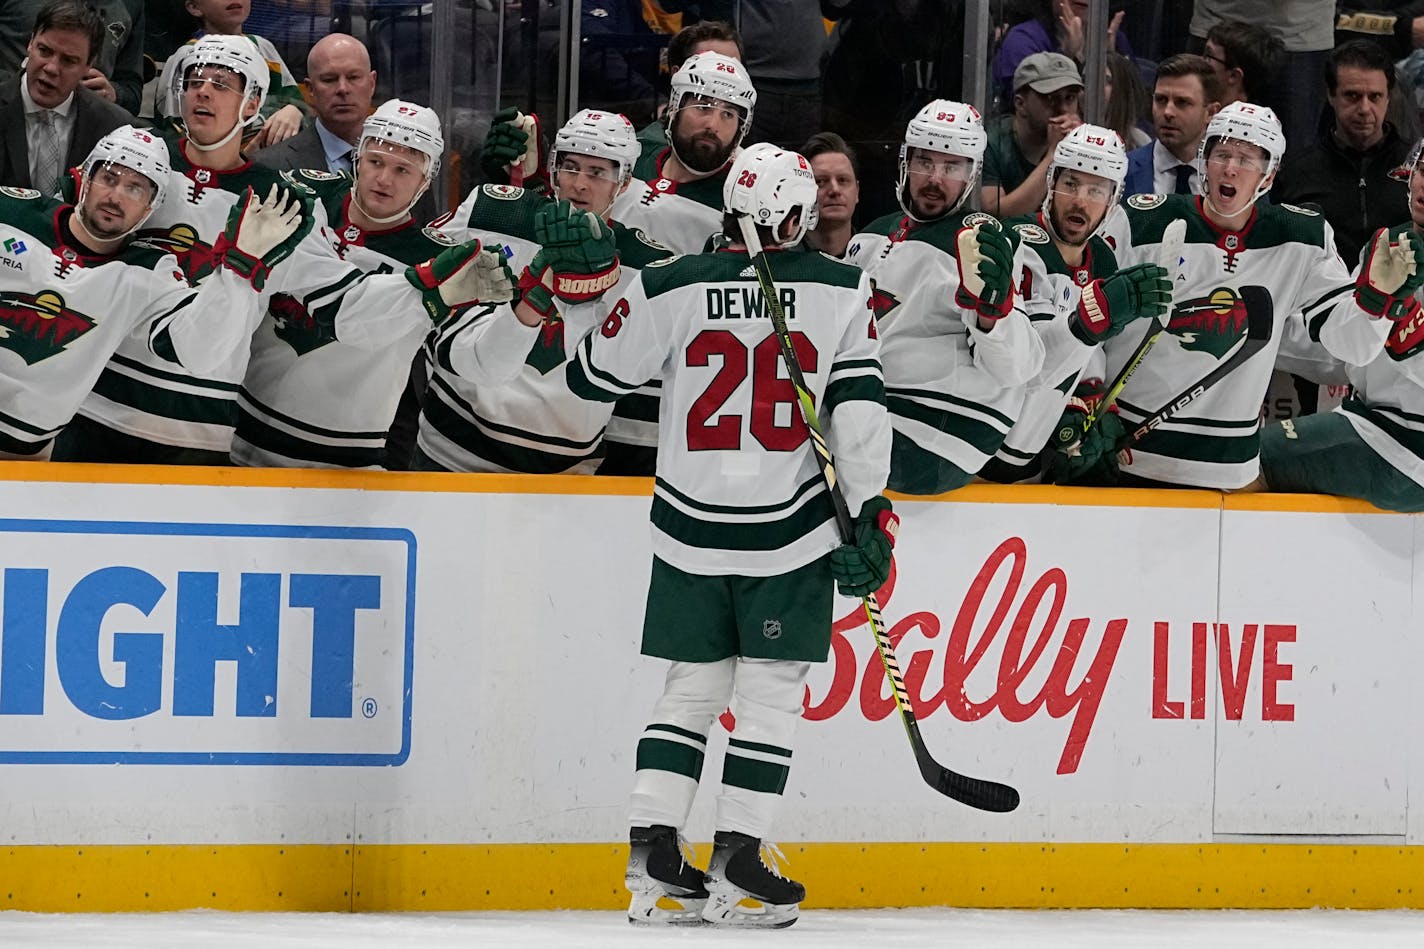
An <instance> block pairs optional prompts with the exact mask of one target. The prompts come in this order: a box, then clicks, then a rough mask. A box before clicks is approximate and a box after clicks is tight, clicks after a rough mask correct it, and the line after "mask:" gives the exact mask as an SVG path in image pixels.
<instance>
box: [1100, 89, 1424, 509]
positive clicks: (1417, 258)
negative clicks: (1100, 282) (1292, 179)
mask: <svg viewBox="0 0 1424 949" xmlns="http://www.w3.org/2000/svg"><path fill="white" fill-rule="evenodd" d="M1285 147H1286V142H1285V137H1284V135H1283V134H1282V133H1281V125H1280V122H1279V121H1278V120H1277V119H1276V116H1275V113H1273V112H1272V111H1271V110H1270V109H1268V108H1265V107H1263V106H1257V105H1252V104H1250V103H1246V102H1234V103H1232V104H1231V105H1228V106H1226V107H1225V108H1223V109H1222V110H1221V111H1220V112H1218V113H1217V114H1216V115H1214V116H1213V117H1212V119H1211V122H1210V123H1208V125H1207V130H1206V135H1205V136H1204V137H1203V139H1202V144H1201V146H1200V149H1201V150H1200V155H1201V158H1200V160H1199V162H1198V166H1199V167H1201V168H1203V169H1204V176H1205V186H1204V188H1203V193H1202V194H1201V195H1200V196H1192V195H1160V194H1159V195H1134V196H1133V197H1131V198H1128V199H1127V204H1126V206H1125V209H1126V224H1127V230H1126V232H1125V233H1123V234H1122V235H1121V237H1122V239H1121V240H1120V241H1119V245H1118V259H1119V261H1120V262H1122V263H1124V264H1135V263H1140V262H1144V261H1155V260H1156V258H1157V253H1158V248H1159V246H1160V245H1161V244H1162V241H1163V234H1164V232H1165V231H1166V228H1167V225H1168V224H1169V223H1171V222H1172V221H1173V220H1178V219H1184V220H1185V221H1186V238H1185V243H1184V245H1183V248H1182V252H1181V272H1180V274H1179V275H1178V277H1177V283H1176V287H1175V289H1174V295H1173V299H1174V309H1173V315H1172V319H1171V322H1170V323H1169V324H1168V326H1167V331H1166V333H1164V334H1163V336H1162V338H1161V339H1160V340H1159V341H1158V342H1157V344H1156V346H1155V348H1153V349H1152V351H1151V352H1150V353H1148V354H1147V356H1146V357H1145V358H1144V359H1143V361H1142V364H1141V366H1140V367H1139V368H1138V369H1137V371H1136V372H1135V373H1134V374H1133V376H1132V378H1131V379H1130V380H1129V381H1128V383H1127V386H1126V388H1124V389H1123V391H1122V395H1121V397H1120V398H1119V399H1118V401H1117V406H1118V408H1119V409H1120V410H1121V417H1122V421H1123V423H1124V424H1125V426H1126V427H1127V429H1128V430H1129V431H1131V430H1132V429H1133V428H1134V427H1135V425H1136V424H1137V423H1141V422H1143V421H1144V420H1146V419H1148V418H1150V417H1153V416H1154V415H1155V414H1156V413H1158V412H1159V410H1160V409H1162V408H1163V407H1164V406H1168V405H1170V404H1173V403H1175V402H1177V401H1178V400H1179V399H1180V398H1181V397H1182V396H1183V395H1184V394H1189V393H1190V392H1191V391H1192V390H1193V389H1194V387H1195V386H1196V384H1197V382H1198V381H1199V380H1201V379H1202V378H1203V377H1204V376H1205V375H1207V374H1208V373H1209V372H1211V371H1212V370H1213V368H1214V367H1216V366H1217V365H1218V363H1219V362H1220V361H1221V360H1223V359H1224V358H1226V357H1227V356H1228V354H1229V353H1230V352H1231V351H1232V350H1233V348H1234V347H1235V346H1236V345H1237V343H1238V341H1239V340H1241V339H1242V337H1243V335H1244V333H1245V329H1246V306H1245V304H1244V303H1243V301H1242V298H1241V296H1240V294H1239V293H1238V291H1237V288H1239V287H1243V286H1246V285H1260V286H1262V287H1264V288H1265V289H1266V291H1267V292H1268V293H1269V294H1270V297H1271V299H1272V301H1273V303H1274V307H1273V309H1274V321H1275V322H1274V326H1273V328H1272V333H1271V337H1270V339H1269V340H1268V341H1267V342H1266V344H1265V345H1264V346H1262V347H1261V348H1260V350H1258V351H1256V352H1255V353H1254V354H1253V355H1251V356H1250V357H1249V358H1247V359H1245V360H1244V361H1243V362H1242V363H1241V364H1240V365H1239V366H1238V367H1237V368H1236V369H1234V370H1233V371H1231V372H1230V373H1228V374H1227V375H1226V376H1225V377H1223V378H1222V379H1221V380H1220V381H1219V382H1217V383H1216V384H1215V385H1213V386H1212V387H1211V388H1210V389H1209V390H1206V391H1205V392H1203V393H1201V394H1200V395H1199V396H1198V397H1197V398H1195V399H1194V400H1193V401H1191V402H1190V404H1188V405H1186V406H1185V407H1184V408H1182V409H1181V410H1180V411H1178V412H1177V413H1176V414H1175V415H1173V416H1171V417H1170V418H1168V419H1167V420H1165V421H1161V422H1160V424H1158V425H1156V427H1154V428H1152V429H1151V430H1150V431H1148V432H1146V433H1145V434H1144V435H1143V436H1142V437H1141V439H1140V440H1138V441H1136V443H1135V444H1134V445H1133V447H1132V449H1131V451H1130V452H1124V453H1123V454H1122V458H1121V462H1122V464H1121V472H1122V482H1123V483H1126V484H1136V485H1158V486H1191V487H1203V488H1218V489H1223V490H1237V489H1241V488H1244V487H1246V486H1247V485H1250V484H1251V483H1252V481H1254V480H1255V478H1256V475H1257V473H1258V470H1259V459H1258V448H1259V444H1260V434H1259V433H1260V422H1259V418H1260V410H1261V399H1262V397H1263V396H1264V395H1265V392H1266V386H1267V384H1268V382H1269V380H1270V375H1271V370H1272V368H1273V366H1274V364H1275V360H1276V353H1277V350H1278V348H1279V347H1280V344H1281V339H1282V337H1283V336H1284V335H1285V334H1286V330H1287V327H1286V326H1285V324H1286V321H1287V320H1300V321H1303V323H1302V324H1301V325H1300V326H1299V327H1298V329H1299V331H1300V332H1301V334H1303V335H1308V336H1309V338H1310V339H1311V340H1312V341H1314V342H1317V343H1319V344H1321V345H1322V346H1323V347H1324V348H1325V350H1326V351H1328V352H1329V353H1330V354H1332V355H1333V356H1334V357H1335V358H1338V359H1340V360H1343V361H1344V362H1346V363H1350V364H1352V365H1362V364H1364V363H1368V362H1369V361H1370V360H1371V359H1373V358H1374V357H1375V355H1376V354H1377V353H1378V352H1379V350H1380V347H1381V345H1382V344H1383V342H1384V338H1385V335H1386V334H1387V333H1388V332H1389V329H1390V326H1391V323H1390V321H1389V320H1388V319H1384V316H1385V314H1386V312H1387V311H1388V310H1389V309H1390V307H1391V306H1392V305H1394V303H1395V302H1396V301H1397V300H1398V299H1399V298H1402V297H1408V296H1409V294H1410V293H1411V292H1412V290H1413V288H1414V287H1415V286H1417V285H1418V281H1419V280H1420V279H1421V277H1424V269H1422V268H1421V266H1420V265H1421V264H1424V244H1421V243H1420V242H1419V241H1418V240H1417V239H1414V238H1410V237H1401V238H1393V239H1389V240H1386V241H1385V242H1384V243H1382V244H1380V243H1377V244H1376V245H1375V246H1374V247H1373V249H1372V253H1371V256H1370V258H1369V260H1368V261H1367V263H1366V266H1365V267H1364V269H1363V270H1362V271H1361V275H1360V278H1359V279H1358V281H1352V280H1351V279H1350V274H1349V271H1348V270H1347V269H1346V268H1345V264H1344V263H1343V262H1342V261H1341V260H1340V256H1339V254H1338V253H1336V251H1335V243H1334V238H1333V236H1332V234H1331V230H1330V225H1329V224H1327V223H1326V221H1325V219H1324V218H1323V217H1321V216H1320V215H1319V214H1317V213H1316V212H1314V211H1309V210H1305V209H1303V208H1297V207H1292V206H1291V205H1273V204H1258V203H1257V200H1258V199H1259V198H1260V197H1261V196H1262V195H1264V194H1265V193H1266V192H1267V191H1269V190H1270V188H1271V183H1272V182H1273V181H1274V180H1275V176H1276V170H1277V168H1279V167H1280V163H1281V156H1282V155H1283V154H1284V153H1285ZM1148 329H1149V324H1148V321H1139V322H1138V323H1135V324H1133V325H1132V326H1130V327H1128V328H1127V330H1125V331H1124V332H1123V333H1122V334H1120V335H1119V336H1117V337H1116V338H1114V339H1112V340H1110V341H1109V342H1108V343H1107V345H1106V347H1105V351H1106V353H1107V359H1108V372H1109V374H1110V375H1112V374H1115V373H1116V372H1117V370H1118V369H1119V368H1121V366H1122V365H1123V364H1124V362H1125V361H1126V360H1127V358H1128V356H1129V355H1130V354H1131V353H1132V351H1133V350H1134V348H1135V346H1136V345H1137V343H1138V342H1139V341H1140V340H1141V339H1142V337H1143V334H1144V333H1146V332H1147V331H1148ZM1242 345H1244V344H1242ZM1091 447H1092V446H1090V445H1088V444H1086V443H1085V445H1084V449H1085V453H1086V452H1087V450H1089V449H1091ZM1119 447H1120V446H1119ZM1112 453H1113V451H1112V446H1108V447H1107V449H1106V454H1105V457H1109V456H1111V454H1112ZM1091 461H1092V459H1085V461H1084V464H1085V465H1086V464H1090V463H1091Z"/></svg>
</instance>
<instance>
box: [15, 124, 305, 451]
mask: <svg viewBox="0 0 1424 949" xmlns="http://www.w3.org/2000/svg"><path fill="white" fill-rule="evenodd" d="M80 175H81V178H80V185H79V199H78V202H77V204H76V205H75V206H69V205H62V204H60V203H59V202H57V201H54V200H51V199H49V198H46V197H44V196H42V195H41V194H40V193H39V192H38V191H30V190H26V189H18V188H3V189H0V238H3V244H4V248H5V263H6V266H4V267H0V458H9V459H32V460H42V459H45V458H48V457H49V454H50V450H51V447H52V445H53V439H54V436H55V435H56V434H57V433H58V432H59V431H60V430H61V429H62V428H63V427H64V426H65V424H66V423H68V422H69V420H70V419H71V418H73V416H74V412H75V410H76V409H77V408H78V407H79V403H80V402H82V401H83V399H84V397H85V396H86V395H88V393H89V390H90V389H91V388H93V386H94V380H96V379H97V378H98V377H99V373H100V372H101V371H102V370H103V368H104V364H105V363H106V362H107V361H108V359H109V357H110V356H112V355H113V353H114V350H115V349H116V348H117V347H118V346H119V344H120V343H121V342H122V341H123V340H125V339H127V338H130V337H131V338H133V339H134V340H136V341H137V342H138V343H139V344H141V345H142V346H144V347H145V348H146V349H147V351H148V352H149V353H150V354H151V355H152V356H153V357H154V358H155V359H157V360H159V361H160V362H161V363H162V364H164V365H167V366H169V367H170V368H171V369H173V370H174V371H177V370H179V369H182V368H187V369H189V370H191V371H195V372H198V371H203V370H205V369H207V368H209V367H211V366H215V365H218V364H220V363H221V362H223V361H224V360H225V359H227V358H228V357H229V355H230V354H231V352H232V351H234V350H236V349H244V350H245V349H246V348H247V335H248V333H249V332H251V327H252V326H253V325H254V324H255V323H256V320H257V294H256V293H255V292H254V291H253V288H252V285H251V284H250V282H249V281H248V280H247V279H245V273H243V272H244V271H246V270H247V269H249V268H252V267H258V266H260V267H262V268H270V267H272V266H273V265H275V264H276V263H278V262H279V261H280V260H281V259H282V258H283V256H285V255H286V254H287V253H290V252H291V247H292V244H293V243H294V242H295V241H296V240H299V239H300V237H301V234H302V233H303V231H304V228H309V227H310V226H311V222H310V221H309V220H305V219H304V217H305V215H304V206H303V204H302V202H301V200H300V199H299V198H297V197H296V196H295V195H293V194H292V193H290V192H289V191H286V190H285V189H279V188H274V189H272V190H271V191H270V192H269V194H268V195H267V196H266V197H265V198H264V199H258V198H257V197H255V196H253V195H252V194H251V193H250V192H249V193H248V195H247V197H246V199H245V200H243V201H241V202H240V203H239V204H237V205H236V206H234V208H233V211H232V213H231V215H230V216H229V219H228V222H227V224H226V226H225V228H224V230H223V232H222V234H221V236H220V237H219V238H218V248H219V261H218V270H217V272H216V273H214V274H213V275H211V276H210V277H209V278H208V279H207V280H205V281H203V283H202V286H201V288H200V289H196V290H195V289H194V288H193V287H192V286H191V285H190V284H189V283H188V281H187V279H186V278H185V277H184V276H183V274H182V272H181V271H179V269H178V261H177V260H176V259H175V258H174V257H173V256H172V255H170V254H168V253H165V252H164V251H163V250H162V249H160V248H157V247H154V246H152V245H149V244H147V243H145V242H143V241H135V240H134V239H133V235H134V232H135V231H137V230H138V228H140V227H141V226H143V223H144V221H146V220H147V219H148V217H149V215H151V214H152V213H153V210H154V208H155V207H157V206H158V205H160V204H162V203H163V198H164V193H165V192H166V190H167V188H168V187H169V166H168V148H167V146H166V145H165V144H164V143H163V141H162V140H161V139H159V138H157V137H156V136H154V135H153V134H152V133H151V132H149V131H146V130H143V129H136V128H134V127H132V126H129V125H124V126H120V127H119V128H117V129H115V130H114V131H112V132H110V133H109V134H108V135H105V136H104V137H103V138H102V139H100V140H99V142H98V144H96V145H95V146H94V150H93V151H92V152H90V153H89V156H88V157H87V158H86V159H85V160H84V164H83V165H82V166H81V172H80Z"/></svg>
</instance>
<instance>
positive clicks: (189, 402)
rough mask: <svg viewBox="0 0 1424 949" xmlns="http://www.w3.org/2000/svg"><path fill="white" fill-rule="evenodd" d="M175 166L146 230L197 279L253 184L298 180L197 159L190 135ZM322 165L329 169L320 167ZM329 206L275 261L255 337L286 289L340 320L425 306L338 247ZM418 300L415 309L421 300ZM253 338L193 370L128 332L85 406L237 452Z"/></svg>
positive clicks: (111, 422)
mask: <svg viewBox="0 0 1424 949" xmlns="http://www.w3.org/2000/svg"><path fill="white" fill-rule="evenodd" d="M169 159H170V161H171V162H172V165H173V175H172V178H171V179H170V181H169V182H168V192H167V195H166V196H165V197H164V199H163V204H162V206H161V207H159V208H158V209H157V210H155V211H154V212H153V216H152V217H150V218H149V219H148V222H147V224H146V225H145V228H144V231H143V232H142V234H141V236H142V237H143V238H144V239H145V240H147V241H148V242H149V243H152V244H155V245H156V246H159V247H162V248H164V249H166V250H169V251H170V252H171V253H173V254H176V255H177V257H178V261H179V264H180V266H181V267H182V268H183V272H184V273H185V274H187V275H188V277H189V279H190V280H195V281H197V280H202V279H203V278H205V277H206V276H207V274H208V273H210V272H211V271H212V270H213V267H214V259H213V254H212V245H213V242H214V241H215V240H216V239H217V238H218V236H219V235H221V234H222V232H223V229H224V228H225V227H226V226H227V219H228V214H229V212H231V211H232V208H233V206H234V205H235V204H237V202H238V201H239V200H241V199H242V198H243V196H244V194H245V193H246V191H247V189H248V187H249V186H250V187H251V188H252V189H253V191H255V192H256V193H258V194H266V193H267V191H268V189H270V188H271V186H272V185H273V184H274V183H276V182H279V181H281V182H283V183H286V184H290V183H291V180H290V179H286V178H284V177H283V174H282V173H281V172H278V171H273V170H272V169H269V168H261V167H258V166H255V165H252V164H251V163H245V164H243V165H242V166H240V167H238V168H235V169H232V170H230V171H215V170H213V169H211V168H203V167H200V166H197V165H194V164H193V163H192V162H190V161H188V159H187V157H186V156H185V155H184V154H183V149H182V141H181V140H174V141H170V143H169ZM316 174H321V172H317V173H316ZM325 230H326V214H325V212H323V211H322V209H321V207H320V205H318V206H316V208H315V214H314V219H313V223H312V227H311V229H310V230H309V231H308V233H307V234H306V236H305V237H304V238H303V239H302V240H301V241H300V242H299V243H298V244H297V246H296V248H295V249H294V250H293V251H292V253H291V254H290V255H289V256H288V257H287V258H286V259H285V260H283V261H282V262H281V263H279V264H278V265H277V266H276V267H275V268H273V270H272V273H271V275H270V277H269V278H268V280H267V283H266V286H265V288H264V289H263V291H262V294H261V300H260V303H259V310H258V312H257V313H255V314H253V315H252V318H251V320H250V325H248V326H247V327H246V332H245V337H247V338H250V337H251V335H252V333H253V332H254V331H255V330H256V329H257V323H258V321H259V319H260V318H261V315H262V314H263V313H265V312H266V311H267V309H268V307H269V304H270V301H271V298H272V296H273V295H275V294H277V293H286V294H288V295H290V296H292V297H293V298H295V299H296V300H298V301H300V303H301V305H302V306H303V307H304V308H305V309H306V310H307V312H308V313H311V314H312V315H313V317H314V318H315V319H318V320H321V321H324V322H327V323H328V324H329V323H331V322H333V321H335V320H336V318H337V314H338V313H339V312H340V311H341V310H342V308H345V307H350V308H351V309H353V310H361V311H364V312H367V313H370V314H390V315H391V318H392V319H395V318H396V317H398V316H401V315H404V318H405V319H406V320H410V319H413V316H411V314H412V313H414V314H416V315H419V314H420V313H421V312H422V311H421V310H420V309H419V307H420V294H419V292H418V291H417V290H416V289H415V288H414V287H412V286H411V285H410V284H409V283H408V282H407V281H406V279H405V277H404V276H402V275H400V274H392V275H387V276H383V277H373V278H371V279H363V274H362V273H361V271H360V270H359V269H357V268H356V267H354V266H352V265H351V264H349V263H346V262H345V261H343V260H341V259H340V258H338V257H337V256H336V254H335V253H334V252H333V251H332V249H331V248H332V238H331V236H330V235H329V234H326V233H324V232H325ZM412 308H414V309H412ZM248 351H249V347H248V346H245V345H244V346H241V347H239V348H238V349H237V350H236V351H234V352H233V353H232V354H231V356H230V357H229V358H228V359H226V360H224V361H223V363H222V364H221V365H219V366H216V367H213V368H211V369H210V370H208V371H204V372H185V371H182V370H175V369H174V367H173V366H172V365H170V364H168V363H167V362H165V361H164V360H162V359H161V358H160V357H158V356H156V355H154V354H153V353H152V352H151V351H149V349H148V347H147V346H145V345H144V344H143V342H142V341H141V340H126V341H125V342H124V343H123V344H122V345H121V346H120V347H119V349H118V351H117V352H116V353H114V357H113V359H111V360H110V361H109V365H108V367H107V368H106V369H105V370H104V373H103V374H102V375H101V376H100V377H99V381H98V383H97V384H96V385H95V387H94V391H93V393H92V394H91V395H90V396H89V398H87V399H85V400H84V404H83V406H81V407H80V410H79V414H80V415H83V416H85V417H86V418H90V419H93V420H94V421H96V422H100V423H102V424H103V425H106V426H108V427H109V428H111V429H114V430H116V431H119V432H123V433H125V434H128V435H133V436H135V437H138V438H143V439H147V440H149V441H153V442H158V443H160V444H164V445H173V446H176V447H180V448H196V449H201V450H204V451H217V452H227V451H228V450H229V448H230V447H231V443H232V435H233V429H234V428H235V427H236V425H237V414H238V412H237V393H238V389H239V388H241V385H242V380H243V378H244V376H245V375H246V373H247V360H248Z"/></svg>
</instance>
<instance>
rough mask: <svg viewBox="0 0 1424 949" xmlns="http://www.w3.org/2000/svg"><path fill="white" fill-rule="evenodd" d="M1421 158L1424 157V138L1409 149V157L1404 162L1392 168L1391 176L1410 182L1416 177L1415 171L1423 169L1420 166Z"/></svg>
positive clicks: (1397, 179) (1396, 179)
mask: <svg viewBox="0 0 1424 949" xmlns="http://www.w3.org/2000/svg"><path fill="white" fill-rule="evenodd" d="M1420 159H1424V138H1421V139H1420V140H1419V141H1417V142H1415V143H1414V147H1413V148H1411V149H1410V150H1409V157H1408V158H1406V159H1405V160H1404V163H1403V164H1401V165H1398V166H1397V167H1395V168H1392V169H1391V170H1390V172H1389V176H1390V177H1391V178H1393V179H1394V180H1395V181H1402V182H1404V183H1405V184H1408V183H1409V181H1410V179H1412V178H1413V177H1414V173H1415V172H1417V171H1420V170H1421V169H1420V168H1419V161H1420Z"/></svg>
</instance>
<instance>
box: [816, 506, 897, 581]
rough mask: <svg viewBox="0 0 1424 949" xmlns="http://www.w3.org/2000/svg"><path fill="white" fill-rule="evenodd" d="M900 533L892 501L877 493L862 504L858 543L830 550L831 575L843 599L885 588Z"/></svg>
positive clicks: (856, 538) (858, 518)
mask: <svg viewBox="0 0 1424 949" xmlns="http://www.w3.org/2000/svg"><path fill="white" fill-rule="evenodd" d="M899 531H900V518H898V517H896V516H895V512H894V511H892V510H891V509H890V501H889V499H887V498H885V497H882V496H881V495H878V494H877V495H876V496H875V497H873V498H871V499H870V500H868V501H866V502H865V503H864V504H863V505H861V508H860V516H859V517H857V518H856V519H855V543H853V544H841V545H840V546H839V547H837V548H836V549H835V550H833V551H831V576H833V577H835V578H836V587H837V588H839V590H840V591H841V594H842V595H843V596H869V595H870V594H872V593H874V592H875V591H876V590H878V589H880V588H881V587H882V586H884V584H885V581H886V580H887V579H888V578H889V577H890V561H891V557H892V552H893V551H894V549H895V536H896V534H898V533H899Z"/></svg>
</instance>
